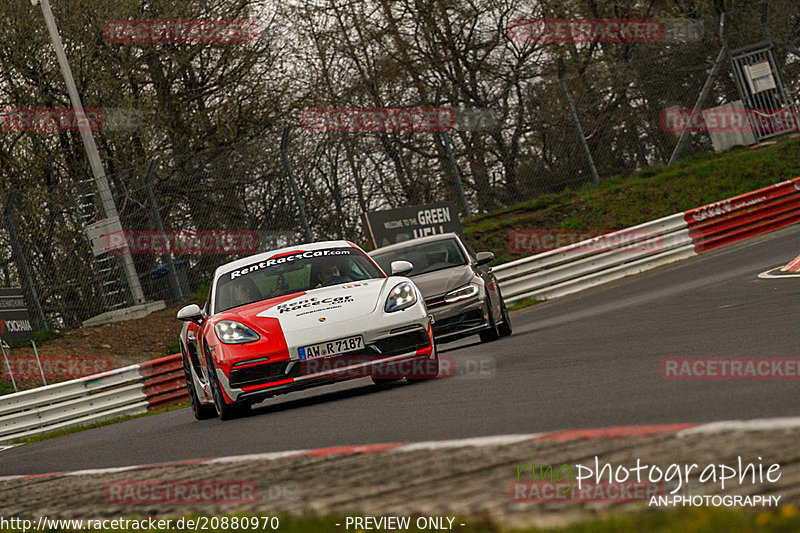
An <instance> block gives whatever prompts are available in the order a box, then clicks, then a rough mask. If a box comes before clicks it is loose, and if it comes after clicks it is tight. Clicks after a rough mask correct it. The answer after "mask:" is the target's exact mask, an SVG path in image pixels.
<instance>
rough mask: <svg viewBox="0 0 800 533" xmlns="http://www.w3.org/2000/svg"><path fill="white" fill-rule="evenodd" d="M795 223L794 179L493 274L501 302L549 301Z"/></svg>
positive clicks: (798, 184) (797, 183)
mask: <svg viewBox="0 0 800 533" xmlns="http://www.w3.org/2000/svg"><path fill="white" fill-rule="evenodd" d="M797 221H800V178H794V179H791V180H788V181H784V182H781V183H777V184H775V185H770V186H769V187H764V188H763V189H759V190H757V191H753V192H749V193H746V194H742V195H740V196H736V197H734V198H730V199H727V200H722V201H720V202H714V203H713V204H708V205H704V206H702V207H698V208H696V209H690V210H689V211H686V212H683V213H676V214H674V215H670V216H667V217H664V218H660V219H658V220H654V221H651V222H646V223H644V224H640V225H638V226H634V227H632V228H627V229H623V230H619V231H615V232H612V233H608V234H606V235H600V236H598V237H593V238H591V239H587V240H585V241H581V242H577V243H575V244H571V245H569V246H565V247H563V248H558V249H555V250H550V251H547V252H544V253H541V254H537V255H533V256H531V257H525V258H523V259H518V260H516V261H512V262H510V263H505V264H502V265H499V266H496V267H494V269H493V271H494V273H495V275H496V276H497V279H498V281H499V282H500V288H501V290H502V291H503V296H504V298H505V300H506V302H508V303H514V302H516V301H518V300H522V299H524V298H536V299H537V300H548V299H551V298H557V297H559V296H565V295H567V294H572V293H574V292H578V291H582V290H584V289H587V288H589V287H593V286H595V285H600V284H602V283H607V282H609V281H613V280H616V279H619V278H623V277H625V276H630V275H632V274H637V273H639V272H643V271H645V270H650V269H651V268H655V267H658V266H661V265H664V264H667V263H672V262H674V261H680V260H682V259H686V258H688V257H692V256H694V255H697V254H698V253H702V252H707V251H710V250H713V249H715V248H718V247H720V246H724V245H726V244H731V243H734V242H737V241H740V240H743V239H748V238H750V237H755V236H757V235H761V234H763V233H767V232H770V231H774V230H777V229H781V228H783V227H786V226H788V225H790V224H794V223H795V222H797Z"/></svg>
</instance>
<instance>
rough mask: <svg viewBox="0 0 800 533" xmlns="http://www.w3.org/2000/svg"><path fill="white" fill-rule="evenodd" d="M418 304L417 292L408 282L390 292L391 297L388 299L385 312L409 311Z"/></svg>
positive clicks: (400, 284)
mask: <svg viewBox="0 0 800 533" xmlns="http://www.w3.org/2000/svg"><path fill="white" fill-rule="evenodd" d="M415 303H417V292H416V291H415V290H414V287H413V286H412V285H411V284H410V283H409V282H407V281H404V282H403V283H399V284H398V285H395V287H394V289H392V290H391V291H390V292H389V297H388V298H386V305H385V306H384V310H385V311H386V312H387V313H392V312H394V311H400V310H402V309H408V308H409V307H411V306H412V305H414V304H415Z"/></svg>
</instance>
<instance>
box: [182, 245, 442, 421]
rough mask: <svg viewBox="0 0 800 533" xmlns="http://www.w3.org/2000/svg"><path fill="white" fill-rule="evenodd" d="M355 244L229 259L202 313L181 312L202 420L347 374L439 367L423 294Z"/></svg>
mask: <svg viewBox="0 0 800 533" xmlns="http://www.w3.org/2000/svg"><path fill="white" fill-rule="evenodd" d="M411 268H413V265H411V263H408V262H406V261H396V262H394V263H392V265H391V269H392V274H391V275H389V276H387V275H386V274H385V273H384V272H383V270H381V268H380V267H379V266H378V265H377V263H375V262H374V261H373V260H372V259H371V258H370V257H369V256H368V255H367V254H365V253H364V251H363V250H361V249H360V248H359V247H358V246H356V245H354V244H353V243H351V242H349V241H329V242H318V243H313V244H303V245H298V246H294V247H290V248H283V249H280V250H274V251H270V252H266V253H261V254H258V255H254V256H251V257H247V258H244V259H240V260H238V261H234V262H232V263H228V264H226V265H223V266H221V267H219V268H217V270H216V271H215V273H214V279H213V283H212V284H211V290H210V293H209V298H208V301H207V302H206V303H205V306H204V307H203V309H201V308H200V307H199V306H197V305H195V304H192V305H189V306H186V307H184V308H183V309H181V310H180V311H179V312H178V319H179V320H182V321H184V322H186V324H185V325H184V327H183V329H182V331H181V336H180V345H181V353H182V356H183V367H184V371H185V373H186V381H187V388H188V391H189V396H190V398H191V401H192V409H193V411H194V415H195V417H196V418H198V419H203V418H209V417H212V416H215V415H216V416H219V417H220V418H222V419H223V420H224V419H228V418H233V417H235V416H238V415H240V414H242V413H243V411H245V410H247V409H248V408H249V407H250V406H251V405H252V404H254V403H257V402H260V401H262V400H264V399H265V398H268V397H270V396H275V395H277V394H283V393H287V392H292V391H296V390H300V389H305V388H308V387H313V386H316V385H323V384H327V383H332V382H335V381H339V380H342V379H351V378H355V377H365V376H371V377H372V378H373V380H374V381H376V382H381V381H385V380H391V379H402V378H403V377H405V378H406V379H409V380H418V379H431V378H434V377H436V376H437V375H438V373H439V364H438V358H437V355H436V349H435V346H434V341H433V336H432V334H431V330H432V328H431V322H432V318H431V317H430V316H429V314H428V311H427V309H426V307H425V302H424V300H423V299H422V297H421V295H420V292H419V290H418V289H417V287H416V286H415V285H414V283H413V282H412V281H411V280H410V279H408V278H406V277H402V274H403V273H405V272H408V271H410V270H411Z"/></svg>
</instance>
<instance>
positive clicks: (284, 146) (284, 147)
mask: <svg viewBox="0 0 800 533" xmlns="http://www.w3.org/2000/svg"><path fill="white" fill-rule="evenodd" d="M281 159H282V160H283V166H284V167H286V175H287V177H288V178H289V186H290V187H291V188H292V194H293V195H294V201H295V202H296V203H297V209H298V210H299V211H300V221H301V222H302V223H303V230H304V231H305V234H306V241H308V242H311V241H313V240H314V239H313V237H312V236H311V227H310V226H309V225H308V218H306V205H305V203H304V202H303V195H301V194H300V188H299V187H298V186H297V181H295V179H294V172H292V165H291V163H290V162H289V126H285V127H284V128H283V135H282V136H281Z"/></svg>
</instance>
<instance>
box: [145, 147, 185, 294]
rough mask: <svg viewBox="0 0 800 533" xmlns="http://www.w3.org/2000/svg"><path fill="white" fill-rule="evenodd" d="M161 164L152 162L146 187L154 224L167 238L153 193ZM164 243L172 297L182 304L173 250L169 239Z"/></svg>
mask: <svg viewBox="0 0 800 533" xmlns="http://www.w3.org/2000/svg"><path fill="white" fill-rule="evenodd" d="M159 163H160V161H159V160H158V158H156V159H153V160H152V161H150V166H149V167H148V169H147V175H146V176H145V187H146V188H147V197H148V198H149V200H150V211H151V213H152V216H153V224H155V226H156V230H157V231H158V232H159V233H160V234H161V235H162V236H165V232H164V224H163V222H162V221H161V213H160V212H159V211H158V202H156V195H155V194H154V193H153V176H154V175H155V173H156V170H157V169H158V165H159ZM164 242H165V243H166V250H167V251H166V252H164V253H163V254H161V261H163V262H164V264H165V265H167V266H168V267H169V285H170V290H171V291H172V295H173V296H174V297H175V298H176V301H178V302H180V301H181V300H183V299H184V298H185V297H186V295H184V294H183V290H182V289H181V282H180V280H179V279H178V272H177V270H175V261H174V260H173V257H172V249H171V248H170V246H169V239H168V238H165V239H164Z"/></svg>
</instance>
